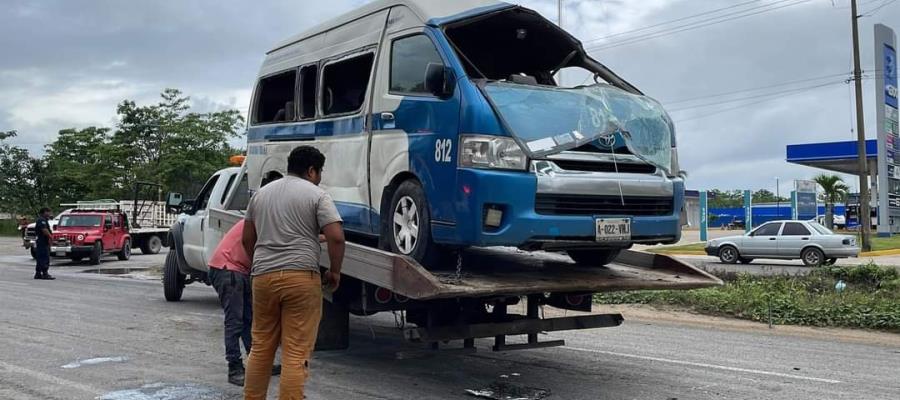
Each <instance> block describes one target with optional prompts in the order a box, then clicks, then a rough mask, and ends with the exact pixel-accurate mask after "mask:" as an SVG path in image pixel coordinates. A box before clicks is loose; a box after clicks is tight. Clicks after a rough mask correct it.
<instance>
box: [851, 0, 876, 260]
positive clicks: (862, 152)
mask: <svg viewBox="0 0 900 400" xmlns="http://www.w3.org/2000/svg"><path fill="white" fill-rule="evenodd" d="M858 20H859V15H858V14H857V10H856V0H850V26H851V27H852V30H853V85H854V86H855V89H856V147H857V152H858V155H859V160H858V171H857V174H858V175H859V228H860V230H859V231H860V234H861V236H862V251H870V250H872V244H871V242H870V237H871V235H872V213H871V212H870V211H869V182H868V181H869V171H868V167H869V166H868V160H867V159H866V127H865V121H864V119H863V103H862V96H863V91H862V70H861V68H860V66H859V24H858Z"/></svg>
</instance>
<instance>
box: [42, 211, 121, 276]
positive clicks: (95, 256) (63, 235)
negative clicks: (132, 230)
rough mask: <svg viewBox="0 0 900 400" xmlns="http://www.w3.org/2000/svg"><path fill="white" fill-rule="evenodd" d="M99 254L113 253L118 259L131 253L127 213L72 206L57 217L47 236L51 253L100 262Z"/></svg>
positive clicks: (60, 256) (55, 255)
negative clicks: (79, 208) (67, 211)
mask: <svg viewBox="0 0 900 400" xmlns="http://www.w3.org/2000/svg"><path fill="white" fill-rule="evenodd" d="M103 254H115V255H117V256H118V257H119V260H127V259H129V258H130V257H131V235H129V233H128V217H127V216H126V215H125V213H123V212H120V211H108V210H73V211H72V212H71V213H69V214H66V215H63V216H61V217H60V218H59V224H57V225H56V230H55V231H53V237H52V239H51V240H50V255H51V256H52V257H59V258H69V259H71V260H72V261H76V262H77V261H81V260H82V259H84V258H86V257H87V258H90V262H91V265H97V264H100V257H101V256H103Z"/></svg>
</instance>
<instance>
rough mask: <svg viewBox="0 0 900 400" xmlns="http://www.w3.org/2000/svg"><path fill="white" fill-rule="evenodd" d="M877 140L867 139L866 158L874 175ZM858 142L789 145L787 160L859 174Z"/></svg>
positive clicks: (793, 162)
mask: <svg viewBox="0 0 900 400" xmlns="http://www.w3.org/2000/svg"><path fill="white" fill-rule="evenodd" d="M877 143H878V142H877V140H875V139H869V140H866V159H867V160H868V161H869V165H870V169H869V173H870V174H872V175H874V171H873V170H872V169H871V165H872V164H874V163H875V161H876V160H877V159H878V144H877ZM858 154H859V153H858V150H857V142H856V141H855V140H851V141H846V142H827V143H806V144H790V145H788V146H787V162H789V163H792V164H800V165H806V166H808V167H815V168H821V169H825V170H829V171H834V172H841V173H845V174H851V175H858V172H859V164H857V162H858V161H857V160H858Z"/></svg>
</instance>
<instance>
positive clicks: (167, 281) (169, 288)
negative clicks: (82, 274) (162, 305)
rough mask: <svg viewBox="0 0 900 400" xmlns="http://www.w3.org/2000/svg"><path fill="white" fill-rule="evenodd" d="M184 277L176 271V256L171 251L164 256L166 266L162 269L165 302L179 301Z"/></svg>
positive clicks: (173, 250)
mask: <svg viewBox="0 0 900 400" xmlns="http://www.w3.org/2000/svg"><path fill="white" fill-rule="evenodd" d="M184 281H185V276H184V274H182V273H181V271H179V270H178V255H177V254H176V250H175V249H172V250H171V251H169V253H168V254H166V265H165V268H163V294H164V295H165V296H166V301H181V294H182V293H183V292H184V285H185V283H184Z"/></svg>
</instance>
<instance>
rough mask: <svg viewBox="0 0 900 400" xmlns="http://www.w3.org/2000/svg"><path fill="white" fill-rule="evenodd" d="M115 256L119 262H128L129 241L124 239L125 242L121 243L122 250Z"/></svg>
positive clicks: (129, 255) (129, 252) (129, 254)
mask: <svg viewBox="0 0 900 400" xmlns="http://www.w3.org/2000/svg"><path fill="white" fill-rule="evenodd" d="M116 256H117V257H119V261H128V259H129V258H131V240H130V239H125V242H123V243H122V250H119V252H118V253H116Z"/></svg>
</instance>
